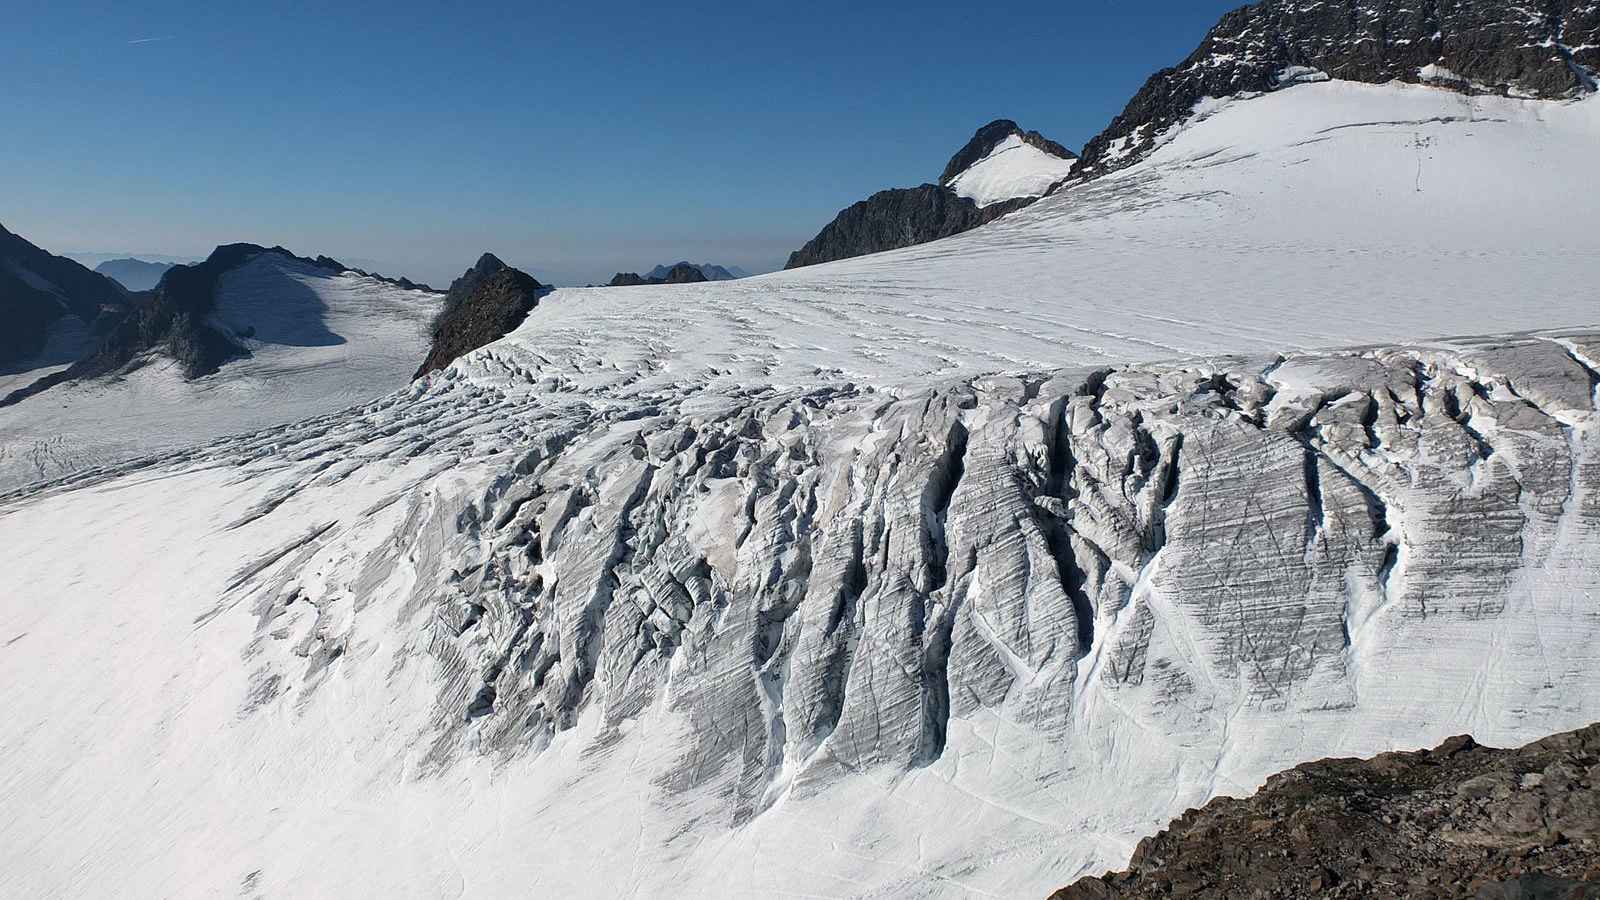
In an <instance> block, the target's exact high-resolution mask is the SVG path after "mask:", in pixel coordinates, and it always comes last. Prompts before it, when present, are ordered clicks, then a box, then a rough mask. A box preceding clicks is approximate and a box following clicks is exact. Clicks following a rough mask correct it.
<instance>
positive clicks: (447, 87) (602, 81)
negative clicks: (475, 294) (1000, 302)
mask: <svg viewBox="0 0 1600 900" xmlns="http://www.w3.org/2000/svg"><path fill="white" fill-rule="evenodd" d="M1236 5H1238V4H1237V3H1218V2H1196V0H1185V2H1178V0H1149V2H1147V3H1144V4H1140V5H1138V6H1134V5H1132V4H1126V3H1117V2H1078V3H1061V2H1054V3H1045V2H1018V3H1008V2H996V3H987V4H978V3H970V2H967V3H955V4H940V3H917V4H911V3H901V4H882V5H872V4H867V3H861V2H856V3H841V2H834V0H811V2H807V3H793V2H790V3H783V4H768V3H762V2H749V3H703V2H702V3H694V2H690V3H675V4H663V3H659V2H656V3H643V2H639V3H635V2H623V3H607V2H595V0H591V2H577V3H573V2H565V0H561V2H544V3H532V4H526V3H524V4H517V3H506V4H470V5H463V4H454V5H452V4H426V3H420V2H396V3H372V4H341V5H339V8H338V9H335V10H331V11H330V10H328V9H325V8H322V7H321V6H319V5H313V4H303V5H300V4H243V3H240V4H234V3H218V4H213V5H212V6H211V7H210V8H197V7H198V5H196V4H163V3H138V2H130V3H127V4H123V5H122V6H121V7H119V8H114V9H109V10H108V9H106V8H105V7H104V6H102V5H100V4H80V3H75V2H58V3H53V4H36V3H11V4H3V5H0V84H4V85H6V89H5V92H6V103H5V104H4V105H5V107H6V112H5V114H4V118H3V120H0V121H3V124H0V222H3V223H4V224H5V225H6V226H7V227H9V228H11V229H12V230H14V231H17V232H18V233H20V234H22V235H24V236H26V237H28V238H30V239H32V240H33V241H34V242H35V243H38V244H40V245H42V246H45V247H46V248H47V249H51V250H53V251H55V252H61V253H88V252H123V251H127V252H133V253H144V254H170V255H178V256H188V255H204V254H205V253H206V252H208V251H209V250H210V248H211V247H212V246H214V245H216V244H218V243H225V242H229V241H255V242H258V243H282V244H284V245H285V246H288V247H289V248H290V249H293V250H296V251H297V252H301V253H308V254H314V253H327V254H329V255H332V256H337V257H340V258H346V259H359V260H365V261H377V262H379V263H381V264H383V265H384V266H386V267H387V268H388V269H390V270H393V271H394V272H396V273H398V274H408V275H411V276H413V277H422V278H425V279H427V280H429V281H433V282H447V281H448V279H449V277H450V276H451V275H453V274H456V273H459V272H460V270H462V269H464V268H466V267H467V266H468V265H469V264H470V263H471V262H472V261H473V260H474V259H475V258H476V257H477V255H478V253H480V252H482V251H483V250H486V249H487V250H493V251H494V252H496V253H498V254H500V255H501V256H502V257H503V258H505V259H506V260H507V261H508V262H511V263H513V264H514V265H518V266H521V267H523V268H526V269H528V270H529V271H530V272H532V273H533V274H535V275H536V276H539V277H540V278H542V279H545V280H547V281H553V282H555V283H560V284H571V283H582V282H585V281H590V280H601V279H604V278H607V277H609V275H610V274H611V273H612V272H614V271H616V270H618V269H639V270H642V269H648V268H649V267H650V266H652V265H654V264H656V263H658V262H671V261H674V260H676V259H679V258H683V257H688V258H691V259H694V260H696V261H699V260H708V261H713V262H721V263H732V264H736V265H740V266H744V267H745V268H747V269H751V270H766V269H772V268H776V267H779V266H781V264H782V261H783V259H784V258H785V257H786V256H787V255H788V253H789V251H790V250H793V249H795V248H796V247H798V246H799V245H800V244H802V243H804V242H805V241H806V240H807V239H809V238H810V237H811V235H813V234H814V233H816V231H817V229H819V228H820V227H821V226H822V225H823V224H824V223H826V222H827V221H828V220H829V219H831V218H832V216H833V215H834V213H836V212H837V211H838V210H839V209H840V208H842V207H843V206H846V205H848V204H849V203H852V202H854V201H856V200H859V199H861V198H863V197H865V196H866V195H868V194H870V193H871V192H873V191H875V190H879V189H881V188H885V187H892V186H899V185H912V184H918V183H921V182H924V181H931V180H933V179H935V178H937V177H938V174H939V171H940V169H941V168H942V167H943V165H944V163H945V161H946V160H947V159H948V158H949V156H950V155H951V154H952V153H954V152H955V150H956V149H958V148H959V147H960V146H961V144H962V143H963V142H965V140H966V139H967V138H968V137H970V136H971V134H972V132H973V130H975V129H976V128H977V127H978V126H980V125H982V124H984V123H985V122H987V121H989V120H990V119H993V118H997V117H1007V118H1012V119H1015V120H1017V121H1018V122H1019V123H1020V124H1022V126H1023V127H1025V128H1035V129H1038V130H1040V131H1042V132H1044V133H1045V134H1046V135H1048V136H1050V137H1052V138H1054V139H1056V140H1059V141H1061V142H1062V143H1064V144H1066V145H1067V146H1069V147H1073V148H1077V147H1081V146H1082V144H1083V143H1084V142H1085V141H1087V140H1088V139H1089V138H1090V137H1092V136H1093V135H1094V134H1095V133H1096V132H1098V131H1099V130H1100V129H1101V128H1102V127H1104V125H1105V124H1106V123H1107V122H1108V121H1109V120H1110V119H1111V117H1112V116H1114V115H1115V114H1116V113H1117V112H1119V111H1121V108H1122V106H1123V104H1124V103H1126V101H1127V100H1128V98H1129V97H1130V96H1131V95H1132V94H1133V92H1134V91H1135V90H1136V89H1137V88H1138V86H1139V85H1140V84H1141V83H1142V82H1143V80H1144V79H1145V78H1146V77H1147V76H1148V75H1150V74H1151V73H1152V72H1154V71H1155V70H1156V69H1158V68H1161V67H1163V66H1166V65H1171V64H1173V63H1175V62H1177V61H1178V60H1180V59H1182V58H1183V57H1184V56H1185V55H1186V54H1187V53H1188V52H1189V51H1190V50H1192V49H1193V48H1194V46H1195V45H1196V44H1197V43H1198V42H1199V40H1200V38H1201V37H1202V36H1203V35H1204V33H1205V31H1206V29H1207V28H1209V27H1210V26H1211V25H1212V24H1213V23H1214V22H1215V21H1216V19H1217V18H1218V17H1219V16H1220V15H1221V13H1223V12H1224V11H1226V10H1227V9H1230V8H1232V7H1233V6H1236ZM269 6H270V7H274V8H265V7H269Z"/></svg>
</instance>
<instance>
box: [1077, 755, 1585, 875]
mask: <svg viewBox="0 0 1600 900" xmlns="http://www.w3.org/2000/svg"><path fill="white" fill-rule="evenodd" d="M1185 896H1193V897H1201V896H1205V897H1254V898H1261V900H1275V898H1283V900H1296V898H1301V897H1329V898H1334V897H1351V898H1356V897H1374V896H1384V897H1397V898H1400V897H1404V898H1417V900H1423V898H1429V900H1432V898H1438V900H1444V898H1454V897H1478V898H1482V900H1511V898H1523V900H1532V898H1548V900H1568V898H1572V900H1577V898H1600V725H1591V726H1589V727H1588V728H1584V729H1582V730H1579V731H1575V732H1569V733H1566V734H1560V735H1556V736H1554V737H1550V738H1546V739H1545V740H1542V741H1538V742H1537V743H1534V744H1530V745H1528V746H1526V747H1522V748H1520V749H1515V750H1493V749H1489V748H1487V747H1480V746H1478V745H1477V744H1476V743H1475V742H1474V741H1473V740H1472V738H1470V737H1467V736H1461V737H1455V738H1451V739H1449V740H1447V741H1445V742H1444V743H1443V744H1441V745H1440V746H1439V747H1438V748H1436V749H1434V750H1420V751H1416V752H1411V753H1385V754H1383V755H1381V756H1378V757H1375V758H1373V759H1370V760H1359V759H1329V760H1323V761H1321V762H1314V763H1307V764H1305V765H1301V766H1297V767H1295V768H1293V769H1291V770H1289V771H1287V772H1284V773H1283V774H1280V775H1276V776H1274V777H1273V778H1272V779H1270V780H1269V781H1268V782H1267V784H1266V786H1265V787H1263V788H1262V789H1261V790H1260V791H1258V792H1257V793H1255V794H1254V795H1253V796H1251V797H1248V798H1246V799H1242V800H1236V799H1218V800H1213V801H1212V802H1211V803H1209V804H1207V805H1206V806H1205V807H1204V808H1202V809H1192V810H1189V811H1188V812H1187V813H1185V814H1184V815H1183V817H1182V818H1180V819H1178V820H1177V821H1175V822H1174V823H1173V824H1172V826H1171V827H1170V828H1168V829H1167V830H1166V831H1163V832H1161V833H1160V834H1158V835H1155V836H1154V837H1150V838H1147V839H1145V840H1144V841H1142V842H1140V844H1139V849H1138V850H1137V851H1136V852H1135V853H1134V856H1133V862H1132V863H1131V865H1130V866H1129V868H1128V870H1127V871H1124V872H1117V873H1113V874H1110V875H1105V876H1102V877H1099V878H1087V879H1084V880H1082V881H1079V882H1077V883H1075V884H1073V885H1072V886H1071V887H1067V888H1063V889H1062V890H1060V891H1057V892H1056V893H1055V894H1053V895H1052V900H1113V898H1128V900H1134V898H1144V897H1151V898H1154V897H1185Z"/></svg>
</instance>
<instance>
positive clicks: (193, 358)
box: [0, 243, 427, 407]
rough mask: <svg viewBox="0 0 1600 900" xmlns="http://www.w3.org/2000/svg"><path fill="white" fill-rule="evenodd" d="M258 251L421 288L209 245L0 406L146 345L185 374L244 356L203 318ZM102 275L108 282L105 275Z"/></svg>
mask: <svg viewBox="0 0 1600 900" xmlns="http://www.w3.org/2000/svg"><path fill="white" fill-rule="evenodd" d="M263 253H278V254H281V255H283V256H286V257H289V258H290V259H294V260H298V261H300V262H303V263H308V264H310V265H313V266H316V267H317V268H320V269H326V270H328V271H330V272H336V273H337V272H354V273H355V274H358V275H363V276H366V277H369V278H377V279H378V280H380V281H384V282H387V283H390V284H395V285H398V286H401V287H407V288H414V289H419V290H426V289H427V288H426V286H424V285H417V284H415V283H414V282H411V281H410V280H408V279H404V278H402V279H398V280H396V279H389V278H384V277H382V276H379V275H372V274H371V273H368V272H363V271H361V270H359V269H351V268H349V267H347V266H345V265H344V264H342V263H340V262H339V261H338V260H336V259H332V258H330V257H327V256H318V257H316V258H314V259H313V258H307V257H303V256H295V255H294V254H293V253H290V252H289V251H288V250H285V249H284V248H282V247H262V246H260V245H258V244H243V243H241V244H224V245H222V246H220V247H218V248H217V249H216V250H213V251H212V252H211V255H210V256H209V257H207V258H206V259H205V261H204V262H200V263H195V264H193V265H183V266H173V267H172V268H171V269H168V270H167V273H166V274H165V275H163V276H162V277H161V281H160V283H159V284H157V285H156V287H155V289H154V290H153V291H150V292H149V293H148V294H147V295H145V294H142V295H140V298H141V302H140V303H138V304H136V305H134V306H133V307H132V309H131V312H130V313H129V314H128V315H126V316H123V317H121V318H120V319H119V320H118V321H117V322H116V323H115V324H114V326H112V327H111V328H110V329H109V330H107V332H106V333H105V336H104V338H103V339H102V340H101V341H100V343H99V344H98V346H96V348H95V349H94V350H93V351H91V352H90V353H89V354H88V355H87V356H85V357H84V358H82V359H80V360H78V361H77V362H75V363H73V364H72V365H71V366H70V367H68V368H67V369H65V370H63V371H60V372H56V373H54V374H51V375H47V376H45V377H44V378H40V379H39V380H37V381H35V382H33V383H32V384H30V385H28V386H26V387H23V388H20V389H18V390H15V391H12V392H11V393H10V394H8V395H6V396H5V397H4V398H0V407H4V406H9V405H11V404H13V403H18V402H21V401H22V400H25V399H27V398H28V397H31V396H34V395H36V394H38V393H40V392H42V391H45V390H48V389H50V388H52V387H55V386H56V385H58V384H63V383H65V382H68V381H75V380H78V379H83V378H98V377H100V376H103V375H109V374H111V373H113V372H116V371H117V370H119V369H121V368H123V367H124V366H127V365H129V364H130V363H133V362H135V361H136V360H138V359H139V358H141V357H142V356H143V355H144V354H146V353H149V352H152V351H159V352H163V353H165V354H167V355H168V356H171V357H172V358H173V359H174V360H176V361H177V362H178V363H179V364H181V365H182V367H183V374H184V377H185V378H201V377H204V376H206V375H210V374H211V373H213V372H215V371H217V369H219V368H220V367H221V366H222V364H223V363H225V362H227V361H228V360H230V359H234V358H237V357H240V356H248V355H249V351H248V350H246V349H245V348H244V347H243V346H241V345H240V344H238V343H237V342H236V341H234V340H233V339H232V338H231V337H229V336H228V335H227V334H224V333H223V332H222V331H220V330H218V329H216V328H214V327H212V326H211V325H209V324H207V321H206V320H207V318H208V317H209V315H210V313H211V312H212V310H213V309H215V307H216V293H217V284H218V282H219V281H220V280H221V278H222V276H223V275H225V274H227V273H228V272H229V271H231V270H233V269H235V268H238V267H239V266H241V265H243V264H245V263H246V262H249V261H250V260H252V259H254V258H255V257H257V256H259V255H261V254H263ZM80 268H81V267H80ZM84 271H86V272H87V271H88V270H87V269H85V270H84ZM91 274H93V273H91ZM95 277H96V278H105V276H101V275H96V276H95ZM105 280H106V281H107V282H110V279H105ZM118 290H121V289H120V287H119V288H118Z"/></svg>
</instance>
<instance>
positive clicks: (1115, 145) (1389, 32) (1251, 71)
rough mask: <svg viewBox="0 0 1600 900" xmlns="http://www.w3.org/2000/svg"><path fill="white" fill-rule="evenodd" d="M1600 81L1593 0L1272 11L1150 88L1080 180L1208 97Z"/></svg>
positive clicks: (1579, 90) (1589, 86)
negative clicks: (1321, 83) (1356, 86)
mask: <svg viewBox="0 0 1600 900" xmlns="http://www.w3.org/2000/svg"><path fill="white" fill-rule="evenodd" d="M1597 70H1600V6H1596V5H1595V4H1593V3H1590V2H1587V0H1550V2H1545V3H1540V4H1534V5H1525V4H1516V3H1510V2H1507V0H1419V2H1417V3H1409V4H1395V3H1387V2H1380V0H1266V2H1262V3H1257V4H1255V5H1253V6H1247V7H1244V8H1242V9H1239V10H1235V11H1234V12H1231V13H1228V14H1227V15H1225V16H1223V18H1222V20H1221V21H1220V22H1218V23H1217V25H1216V26H1215V27H1214V28H1212V29H1211V31H1210V33H1208V34H1207V35H1206V38H1205V40H1204V41H1202V42H1201V44H1200V46H1199V47H1198V48H1197V49H1196V50H1195V51H1194V52H1193V53H1192V54H1190V55H1189V57H1188V58H1187V59H1185V60H1184V61H1183V62H1181V63H1179V64H1178V65H1177V66H1175V67H1173V68H1170V69H1164V70H1162V71H1160V72H1158V73H1156V74H1155V75H1154V76H1152V77H1151V78H1150V79H1149V81H1147V82H1146V83H1145V85H1144V87H1143V88H1141V89H1140V90H1139V92H1138V93H1137V94H1136V95H1134V97H1133V99H1132V100H1131V101H1130V102H1129V103H1128V106H1127V108H1126V109H1125V110H1123V112H1122V114H1121V115H1119V116H1118V117H1117V118H1116V119H1115V120H1113V121H1112V123H1111V125H1110V126H1109V127H1108V128H1106V130H1105V131H1104V132H1102V133H1101V134H1100V135H1099V136H1097V137H1096V138H1094V140H1092V141H1090V142H1089V144H1088V145H1087V146H1086V147H1085V148H1084V151H1083V163H1082V165H1081V166H1080V167H1079V173H1080V174H1082V175H1084V176H1086V177H1092V176H1094V175H1097V174H1104V173H1106V172H1110V171H1115V170H1117V169H1119V168H1122V167H1125V166H1128V165H1131V164H1132V163H1134V162H1136V161H1138V160H1139V159H1141V158H1143V156H1144V155H1146V154H1148V153H1149V151H1150V150H1151V149H1152V148H1153V147H1154V146H1155V143H1156V141H1157V140H1158V138H1159V137H1160V135H1161V134H1162V133H1163V132H1164V131H1166V130H1167V129H1169V128H1171V127H1172V126H1174V125H1176V124H1178V123H1179V122H1181V121H1183V120H1184V119H1186V118H1188V117H1189V116H1190V115H1191V114H1192V113H1193V111H1194V108H1195V104H1197V103H1198V102H1200V101H1201V100H1202V99H1204V98H1207V97H1229V96H1233V95H1235V94H1241V93H1245V94H1248V93H1261V92H1266V91H1273V90H1277V89H1279V88H1281V87H1283V86H1285V85H1287V84H1293V83H1295V82H1296V81H1299V80H1304V79H1307V78H1313V79H1314V78H1329V77H1331V78H1339V79H1345V80H1350V81H1364V82H1370V83H1374V84H1381V83H1384V82H1388V81H1395V80H1398V81H1408V82H1424V83H1429V84H1434V85H1437V86H1439V87H1444V88H1450V89H1454V90H1460V91H1464V92H1467V93H1496V94H1508V95H1512V96H1525V97H1539V98H1544V99H1561V98H1566V97H1572V96H1576V95H1579V94H1585V93H1591V92H1593V91H1594V90H1595V72H1596V71H1597Z"/></svg>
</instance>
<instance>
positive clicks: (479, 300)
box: [413, 253, 546, 378]
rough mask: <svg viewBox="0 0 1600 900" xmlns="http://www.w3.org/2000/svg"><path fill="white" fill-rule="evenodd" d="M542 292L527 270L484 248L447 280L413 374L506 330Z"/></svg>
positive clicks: (442, 363) (452, 359)
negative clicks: (425, 354) (430, 340)
mask: <svg viewBox="0 0 1600 900" xmlns="http://www.w3.org/2000/svg"><path fill="white" fill-rule="evenodd" d="M545 292H546V288H545V286H544V285H542V284H540V283H539V282H538V281H536V280H534V279H533V277H532V276H530V275H528V274H527V273H525V272H521V271H518V270H517V269H513V268H511V267H510V266H508V265H506V264H505V263H503V262H501V261H500V260H499V259H498V258H497V257H495V255H494V254H492V253H485V254H484V255H483V256H481V257H479V258H478V262H477V263H476V264H475V265H473V267H472V268H470V269H468V270H467V271H466V272H465V273H464V274H462V276H461V277H460V278H457V279H456V280H455V281H454V282H452V283H451V284H450V291H449V293H448V294H447V295H446V296H445V300H444V307H443V308H442V309H440V310H439V315H438V317H437V318H435V319H434V322H433V347H432V348H431V349H430V350H429V351H428V357H427V359H425V360H423V363H422V366H421V367H420V368H418V369H417V374H416V375H415V376H413V377H415V378H421V377H422V376H424V375H426V374H428V373H429V372H436V371H438V370H439V369H443V368H444V367H446V366H448V365H450V364H451V363H452V362H455V360H456V359H457V358H458V357H460V356H461V355H462V354H464V353H470V352H472V351H473V350H476V349H478V348H479V347H482V346H483V345H485V344H489V343H493V342H494V341H498V340H500V339H501V338H503V337H505V336H506V335H507V334H510V333H511V332H512V331H513V330H514V329H515V328H516V327H517V326H518V325H521V324H522V320H523V319H526V318H527V317H528V313H529V312H530V311H531V310H532V309H533V308H534V307H535V306H537V305H539V298H540V297H541V296H543V294H544V293H545Z"/></svg>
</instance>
